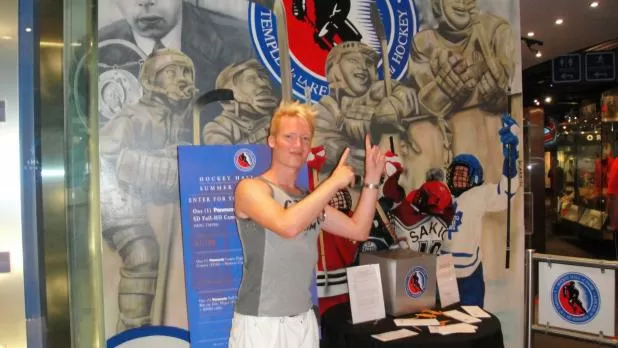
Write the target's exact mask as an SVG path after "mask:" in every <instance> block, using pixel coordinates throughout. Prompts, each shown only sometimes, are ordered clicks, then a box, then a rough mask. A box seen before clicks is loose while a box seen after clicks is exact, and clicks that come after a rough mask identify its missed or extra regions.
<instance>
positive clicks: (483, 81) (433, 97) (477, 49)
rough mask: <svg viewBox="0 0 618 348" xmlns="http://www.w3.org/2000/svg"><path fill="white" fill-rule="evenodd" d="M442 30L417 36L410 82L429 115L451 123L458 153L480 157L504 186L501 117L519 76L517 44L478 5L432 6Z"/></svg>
mask: <svg viewBox="0 0 618 348" xmlns="http://www.w3.org/2000/svg"><path fill="white" fill-rule="evenodd" d="M431 7H432V11H433V14H434V17H435V18H436V20H437V21H438V27H437V28H436V29H428V30H423V31H420V32H419V33H417V34H416V35H415V36H414V44H413V51H412V54H411V58H410V62H409V65H408V73H409V76H408V77H409V79H410V80H411V81H412V82H413V83H414V85H415V86H416V87H417V88H418V92H419V103H420V104H421V109H422V110H423V112H428V113H430V114H432V115H435V116H436V117H438V119H440V120H446V121H448V126H449V128H450V130H452V132H453V135H452V136H453V138H452V144H451V145H452V148H451V150H452V153H453V154H454V155H457V154H460V153H469V154H472V155H474V156H475V157H476V158H477V159H478V160H479V161H480V163H481V164H482V166H483V167H484V168H485V174H486V179H487V180H488V181H490V182H497V181H499V172H500V170H499V168H500V163H499V160H498V159H499V158H500V155H499V152H498V151H497V150H496V151H495V152H492V151H493V150H494V149H495V148H496V147H495V145H496V144H498V138H497V131H498V130H499V129H500V122H501V121H500V114H501V113H502V112H504V111H505V110H507V106H506V103H507V90H508V87H509V86H510V82H511V79H512V77H513V75H514V70H515V64H516V62H515V59H516V56H517V55H516V54H515V50H514V38H513V34H512V31H511V28H510V25H509V23H508V22H507V21H506V20H504V19H503V18H500V17H497V16H494V15H492V14H487V13H479V11H478V8H477V5H476V0H431Z"/></svg>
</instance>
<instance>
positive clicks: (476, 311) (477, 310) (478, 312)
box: [461, 306, 491, 318]
mask: <svg viewBox="0 0 618 348" xmlns="http://www.w3.org/2000/svg"><path fill="white" fill-rule="evenodd" d="M461 308H462V309H463V310H464V311H466V312H468V314H470V315H471V316H473V317H475V318H491V315H489V314H487V312H485V311H484V310H482V309H481V307H479V306H461Z"/></svg>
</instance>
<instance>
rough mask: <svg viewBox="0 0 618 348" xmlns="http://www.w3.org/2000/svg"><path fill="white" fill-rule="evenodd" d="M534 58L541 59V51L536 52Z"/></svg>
mask: <svg viewBox="0 0 618 348" xmlns="http://www.w3.org/2000/svg"><path fill="white" fill-rule="evenodd" d="M534 56H535V57H537V58H541V57H543V53H541V51H536V54H535V55H534Z"/></svg>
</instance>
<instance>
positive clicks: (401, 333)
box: [371, 329, 418, 342]
mask: <svg viewBox="0 0 618 348" xmlns="http://www.w3.org/2000/svg"><path fill="white" fill-rule="evenodd" d="M416 335H418V334H417V333H416V332H413V331H410V330H407V329H399V330H395V331H389V332H385V333H381V334H376V335H371V337H373V338H375V339H377V340H380V341H382V342H388V341H394V340H398V339H401V338H406V337H413V336H416Z"/></svg>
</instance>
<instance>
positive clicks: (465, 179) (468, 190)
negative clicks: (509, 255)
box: [441, 115, 519, 307]
mask: <svg viewBox="0 0 618 348" xmlns="http://www.w3.org/2000/svg"><path fill="white" fill-rule="evenodd" d="M502 120H503V127H502V128H501V129H500V130H499V137H500V141H501V143H502V148H503V169H502V179H501V180H500V183H498V184H497V185H496V184H490V183H486V182H484V175H483V167H482V165H481V162H480V161H479V160H478V159H477V158H476V157H475V156H474V155H471V154H459V155H457V156H455V158H453V162H452V163H451V164H450V166H449V168H448V170H447V183H448V186H449V188H450V190H451V193H452V194H453V197H454V206H455V218H454V219H453V222H452V224H451V225H450V227H449V229H448V232H447V237H446V238H445V239H444V246H443V248H442V251H441V254H451V255H452V256H453V262H454V264H455V273H456V275H457V284H458V286H459V296H460V300H461V304H462V305H478V306H481V307H483V304H484V300H485V280H484V278H483V255H482V253H481V245H480V244H481V232H482V231H483V216H484V215H485V213H487V212H497V211H503V210H505V209H506V208H507V204H508V200H509V199H511V198H512V197H513V196H514V195H515V193H516V192H517V189H518V187H519V179H518V176H517V158H518V156H519V154H518V151H517V150H516V148H517V145H518V143H519V138H518V136H519V131H518V129H519V127H518V126H517V124H516V123H515V120H514V119H513V118H512V117H511V116H509V115H505V116H503V117H502ZM508 146H510V147H511V149H513V150H511V156H510V158H509V157H508V149H507V147H508ZM509 180H511V192H510V193H509V192H507V187H508V181H509ZM495 232H496V233H500V232H501V231H495Z"/></svg>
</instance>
